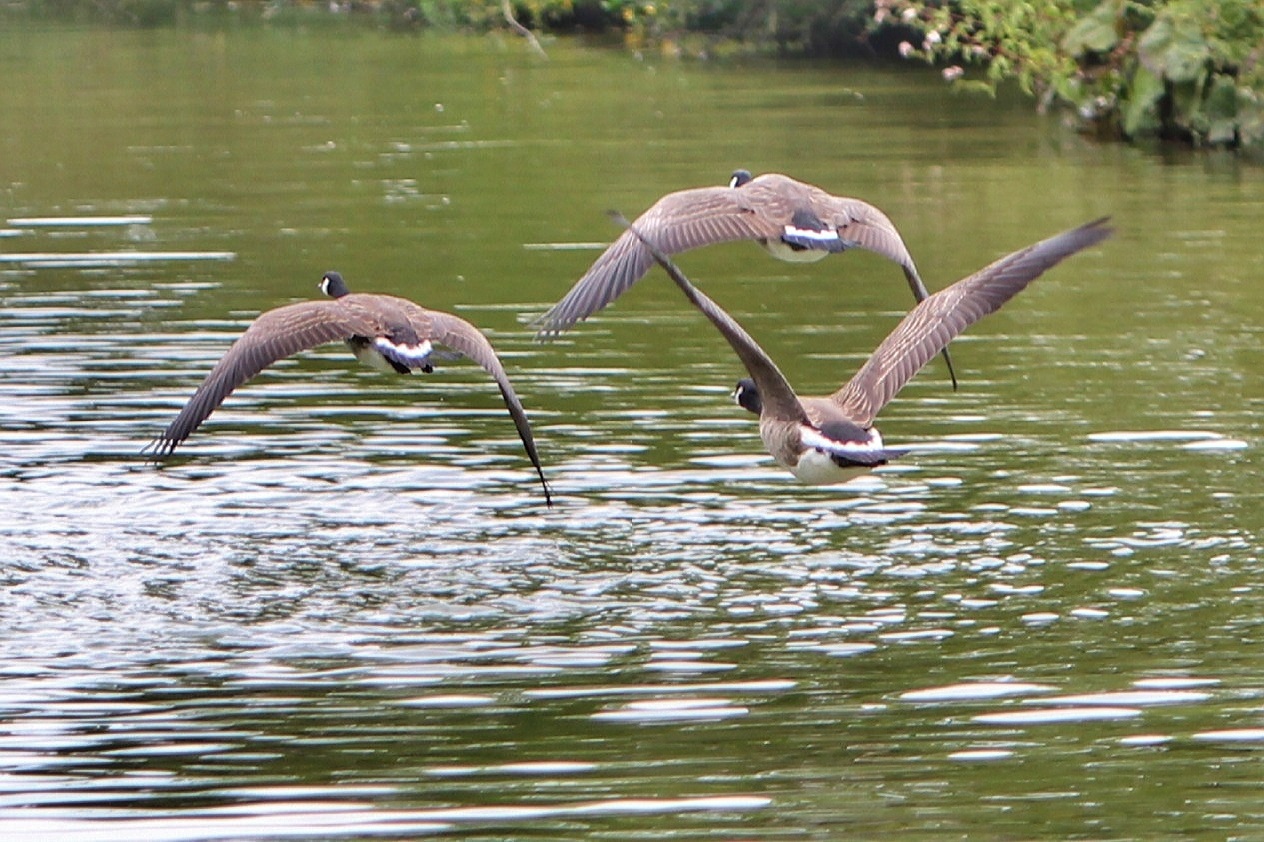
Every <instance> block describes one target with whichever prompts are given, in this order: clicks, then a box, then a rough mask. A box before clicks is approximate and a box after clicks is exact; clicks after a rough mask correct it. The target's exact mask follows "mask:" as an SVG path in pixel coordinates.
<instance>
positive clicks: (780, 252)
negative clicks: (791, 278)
mask: <svg viewBox="0 0 1264 842" xmlns="http://www.w3.org/2000/svg"><path fill="white" fill-rule="evenodd" d="M759 243H760V245H762V246H763V247H764V250H765V251H766V252H768V253H769V254H771V255H772V256H773V257H775V258H777V259H778V260H784V261H786V262H787V263H815V262H816V261H818V260H824V259H825V258H827V257H829V252H828V251H825V250H824V249H793V248H790V246H788V245H786V244H785V243H784V242H782V241H781V240H760V241H759Z"/></svg>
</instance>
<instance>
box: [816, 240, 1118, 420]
mask: <svg viewBox="0 0 1264 842" xmlns="http://www.w3.org/2000/svg"><path fill="white" fill-rule="evenodd" d="M1108 219H1109V218H1108V217H1104V218H1102V219H1098V220H1096V221H1094V222H1090V223H1088V224H1086V225H1082V226H1080V227H1079V228H1073V229H1071V230H1070V231H1065V232H1063V233H1061V234H1058V235H1057V236H1054V237H1050V238H1049V239H1047V240H1042V241H1041V242H1039V243H1036V244H1035V245H1032V246H1028V247H1027V248H1025V249H1022V250H1020V251H1016V252H1014V253H1013V254H1010V255H1007V256H1005V257H1002V258H1001V259H1000V260H998V261H996V262H995V263H993V264H991V265H990V266H987V267H986V268H984V269H980V270H979V271H978V272H975V273H974V274H973V275H971V276H969V277H968V278H965V279H963V280H960V281H957V282H956V283H955V284H953V285H952V286H950V287H947V288H945V289H942V290H940V291H939V292H937V293H935V294H934V295H932V296H931V297H930V298H927V299H926V300H925V301H923V302H921V303H920V304H918V305H917V306H916V307H914V308H913V311H912V312H910V313H909V314H908V315H907V316H905V317H904V320H903V321H901V322H900V323H899V324H898V325H897V326H896V328H895V330H893V331H891V333H890V334H889V335H888V336H887V338H886V339H884V340H882V343H881V344H880V345H879V346H878V349H877V350H876V351H874V352H873V354H872V355H871V356H870V357H869V359H868V361H866V362H865V364H864V365H862V366H861V367H860V370H859V371H857V372H856V375H855V376H854V377H852V379H851V380H849V381H848V382H847V384H846V385H844V386H843V387H842V388H841V389H839V390H838V391H837V392H835V393H834V394H833V395H832V396H831V399H832V400H833V401H834V402H835V403H837V404H838V405H839V406H840V407H841V408H842V409H843V411H844V412H845V413H846V414H847V415H848V417H850V418H851V419H852V420H853V421H855V422H856V423H857V424H860V425H861V426H864V427H868V426H870V425H871V424H873V419H874V418H875V417H876V416H877V414H878V412H879V411H880V410H881V409H882V408H883V407H884V406H886V405H887V403H889V402H890V400H891V399H892V398H894V397H895V395H896V393H897V392H899V391H900V389H902V388H903V387H904V384H905V383H907V382H908V381H909V380H911V379H912V378H913V375H915V374H917V372H918V371H919V370H921V368H922V366H924V365H926V363H927V362H929V361H930V359H931V357H933V356H935V355H936V354H938V353H939V352H940V351H941V350H943V348H944V347H945V346H946V345H947V344H948V343H949V342H950V341H952V340H953V339H954V338H955V337H957V336H958V335H960V334H961V332H962V331H964V330H965V329H966V328H967V327H969V326H970V325H972V324H974V323H975V322H977V321H978V320H979V319H981V318H983V317H984V316H986V315H987V314H988V313H992V312H995V311H996V310H998V309H999V308H1000V307H1001V305H1002V304H1004V303H1005V302H1006V301H1009V300H1010V299H1011V298H1013V297H1014V296H1015V295H1017V294H1018V293H1019V292H1020V291H1021V290H1022V289H1023V288H1024V287H1026V286H1027V285H1028V284H1029V283H1031V282H1032V281H1033V280H1035V279H1036V278H1038V277H1040V275H1041V274H1042V273H1043V272H1045V271H1046V270H1047V269H1049V268H1051V267H1053V266H1054V265H1056V264H1057V263H1059V262H1060V261H1062V260H1064V259H1066V258H1067V257H1070V256H1071V255H1073V254H1075V253H1076V252H1078V251H1081V250H1082V249H1086V248H1088V247H1089V246H1092V245H1095V244H1097V243H1100V242H1101V241H1102V240H1104V239H1106V238H1107V237H1109V236H1110V235H1111V234H1112V233H1113V232H1114V229H1113V228H1110V227H1109V226H1107V225H1106V222H1107V221H1108Z"/></svg>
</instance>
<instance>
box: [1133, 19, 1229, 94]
mask: <svg viewBox="0 0 1264 842" xmlns="http://www.w3.org/2000/svg"><path fill="white" fill-rule="evenodd" d="M1137 56H1138V58H1140V59H1141V63H1142V64H1144V65H1145V67H1146V69H1147V70H1149V71H1150V72H1151V73H1153V74H1155V75H1156V76H1162V77H1164V78H1166V79H1168V80H1169V81H1172V82H1178V83H1179V82H1194V83H1195V84H1198V83H1201V81H1202V80H1203V78H1204V77H1205V76H1206V74H1207V63H1208V60H1209V59H1210V58H1211V47H1210V46H1209V45H1208V43H1207V40H1206V38H1204V37H1203V33H1202V30H1200V29H1199V28H1198V26H1197V24H1196V23H1194V22H1193V21H1192V20H1187V19H1186V20H1180V21H1173V19H1172V18H1171V17H1170V16H1164V17H1160V18H1158V19H1157V20H1155V21H1154V23H1152V24H1151V25H1150V26H1149V28H1147V29H1146V31H1145V32H1144V33H1142V35H1141V38H1140V39H1139V40H1138V41H1137Z"/></svg>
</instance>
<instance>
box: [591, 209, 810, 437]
mask: <svg viewBox="0 0 1264 842" xmlns="http://www.w3.org/2000/svg"><path fill="white" fill-rule="evenodd" d="M611 216H612V218H613V219H614V220H615V221H616V222H618V223H619V224H620V225H624V226H626V227H627V229H628V231H627V233H628V234H631V235H632V236H634V237H637V238H638V239H639V240H640V241H641V242H642V243H643V244H644V245H645V247H646V250H647V251H648V252H649V254H650V256H651V258H652V259H654V260H656V261H657V262H658V264H659V265H660V266H662V267H663V269H664V270H665V271H666V272H667V274H668V275H670V276H671V279H672V280H673V281H675V282H676V286H678V287H680V290H681V292H683V293H684V294H685V297H686V298H688V299H689V300H690V301H691V302H692V303H693V305H694V306H695V307H697V308H698V309H699V310H701V311H702V314H703V315H705V316H706V317H707V318H708V319H710V320H711V323H712V324H714V325H715V326H716V329H718V330H719V331H720V334H721V335H722V336H723V337H724V338H725V339H727V340H728V342H729V345H731V346H732V347H733V350H734V351H735V352H736V353H737V356H738V359H740V360H741V361H742V365H744V366H746V370H747V372H749V373H750V376H751V379H752V380H754V381H755V387H756V388H757V389H758V390H759V397H760V401H761V402H762V404H763V414H766V415H771V416H773V417H776V418H779V419H783V420H786V421H795V422H798V423H802V424H810V423H811V422H810V421H809V420H808V417H807V415H806V414H805V413H804V411H803V407H802V405H800V403H799V399H798V397H797V396H796V395H795V393H794V389H793V388H791V386H790V381H788V380H786V376H785V375H784V374H782V373H781V369H779V368H777V364H776V363H774V362H773V361H772V357H770V356H768V354H767V353H766V352H765V351H764V349H763V348H761V347H759V344H758V343H757V342H755V340H754V339H752V338H751V335H750V334H749V333H747V332H746V330H745V328H743V327H742V326H741V325H740V324H738V323H737V321H736V320H734V318H733V317H732V316H730V315H729V314H728V313H726V312H724V310H723V308H721V307H720V305H719V304H716V303H715V302H714V301H712V300H711V299H710V298H708V297H707V296H706V295H705V294H704V293H703V292H702V290H700V289H698V288H697V287H695V286H694V285H693V284H692V283H690V281H689V279H688V278H686V277H685V275H684V273H683V272H681V271H680V270H679V269H678V268H676V264H674V263H673V262H672V261H671V258H669V257H668V256H667V255H666V253H664V252H663V251H662V250H661V249H659V248H658V247H657V246H656V245H654V243H653V242H652V241H651V240H649V239H648V238H646V237H644V236H643V235H642V234H641V231H640V229H639V228H638V227H637V225H636V223H631V224H629V223H628V221H627V219H625V218H624V217H623V216H622V215H621V214H618V213H615V212H612V213H611ZM625 236H626V234H625Z"/></svg>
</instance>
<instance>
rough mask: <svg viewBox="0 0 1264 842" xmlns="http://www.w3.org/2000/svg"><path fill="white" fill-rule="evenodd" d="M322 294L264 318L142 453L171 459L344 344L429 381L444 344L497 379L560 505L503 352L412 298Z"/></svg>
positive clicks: (337, 284) (329, 278)
mask: <svg viewBox="0 0 1264 842" xmlns="http://www.w3.org/2000/svg"><path fill="white" fill-rule="evenodd" d="M319 286H320V290H321V292H323V293H325V294H326V295H328V296H329V297H330V298H331V299H333V300H331V301H302V302H299V303H297V304H288V305H286V306H284V307H277V308H275V309H273V310H268V311H267V312H266V313H263V314H262V315H260V316H259V317H258V318H257V319H255V320H254V322H253V323H251V325H250V327H248V328H246V332H245V333H243V334H242V335H241V336H240V337H239V338H238V339H237V341H236V342H234V343H233V345H232V347H230V348H229V349H228V352H227V353H225V354H224V356H223V357H222V358H221V359H220V361H219V362H218V363H216V365H215V368H213V369H212V370H211V373H210V374H208V375H207V376H206V379H205V380H203V381H202V385H201V386H199V387H198V389H197V391H196V392H195V393H194V394H193V397H191V398H189V401H188V403H186V404H185V405H184V409H182V410H180V414H179V415H177V416H176V417H175V420H173V421H172V422H171V423H170V424H169V425H168V426H167V429H166V431H165V432H163V434H162V435H160V436H158V438H156V439H154V440H153V442H151V443H150V444H149V445H148V446H147V447H146V448H145V450H144V451H142V452H145V453H148V454H150V455H152V457H153V458H155V459H162V458H165V457H167V456H170V455H171V454H172V452H173V451H175V449H176V447H177V446H179V445H180V444H181V443H182V442H183V441H184V440H185V439H187V438H188V437H189V435H190V434H191V433H192V432H193V431H194V430H196V429H197V428H198V425H199V424H201V423H202V422H203V421H205V420H206V419H207V418H208V417H209V416H210V414H211V413H212V412H214V411H215V408H216V407H218V406H219V405H220V404H221V403H223V401H224V399H225V398H226V397H228V395H229V393H231V392H232V391H233V390H234V389H236V388H237V387H238V386H240V385H242V384H243V383H245V382H246V381H247V380H249V379H250V378H252V377H254V376H255V375H256V374H258V373H259V372H260V371H262V370H263V369H265V368H267V367H268V366H269V365H271V364H272V363H274V362H276V361H277V360H280V359H284V358H285V357H288V356H291V355H292V354H297V353H298V352H299V351H305V350H307V349H309V348H315V347H316V346H317V345H323V344H325V343H326V342H334V341H337V340H339V339H341V340H344V341H345V342H346V343H347V346H348V347H349V348H350V349H351V352H352V353H353V354H355V356H356V358H357V359H359V360H360V361H362V362H364V363H366V364H368V365H370V366H372V367H373V368H376V369H379V370H381V371H386V372H398V373H400V374H408V373H410V372H412V371H414V370H419V371H423V372H427V373H429V372H431V371H433V370H434V362H435V360H436V359H442V358H443V357H444V352H442V351H440V350H438V349H436V348H434V345H433V344H432V343H438V344H441V345H444V346H446V347H447V348H450V349H451V350H452V351H454V352H456V356H465V357H468V358H469V359H471V360H473V361H474V362H476V363H478V364H479V365H481V366H482V367H483V368H484V369H485V370H486V371H487V373H488V374H490V375H491V376H492V377H493V378H495V380H496V384H497V385H498V386H499V387H500V394H501V396H502V397H503V398H504V399H505V405H506V406H507V407H508V408H509V414H510V416H512V417H513V422H514V425H515V426H516V427H517V428H518V436H519V437H520V438H521V439H522V445H523V447H524V448H525V449H526V451H527V456H528V457H529V458H530V459H531V464H532V465H533V466H534V467H535V471H536V474H537V475H538V476H539V477H540V485H541V486H542V487H543V489H544V499H545V502H547V503H548V504H549V505H550V506H551V505H552V504H553V501H552V495H551V494H550V491H549V484H548V482H547V481H546V480H545V478H544V470H543V469H542V468H541V467H540V457H539V455H538V454H537V453H536V448H535V439H534V437H533V436H532V435H531V424H530V422H529V421H528V420H527V414H526V411H525V410H523V408H522V402H521V401H519V400H518V395H517V394H516V393H515V392H514V388H513V384H511V383H510V382H509V375H507V374H506V373H505V369H504V366H502V365H501V363H500V358H499V357H497V356H496V351H495V349H493V348H492V345H491V343H490V342H488V341H487V337H486V336H484V335H483V334H482V332H480V331H479V330H478V328H476V327H474V326H473V325H472V324H470V323H469V322H467V321H465V320H464V319H461V318H458V317H457V316H454V315H452V314H451V313H443V312H440V311H438V310H427V309H425V308H423V307H420V306H418V305H416V304H414V303H413V302H411V301H409V300H407V299H405V298H397V297H395V296H393V295H368V294H364V293H352V292H351V291H350V290H349V289H348V288H347V284H346V282H345V281H344V280H343V279H342V275H340V274H338V273H337V272H327V273H326V274H325V276H324V277H323V278H321V281H320V285H319Z"/></svg>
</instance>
